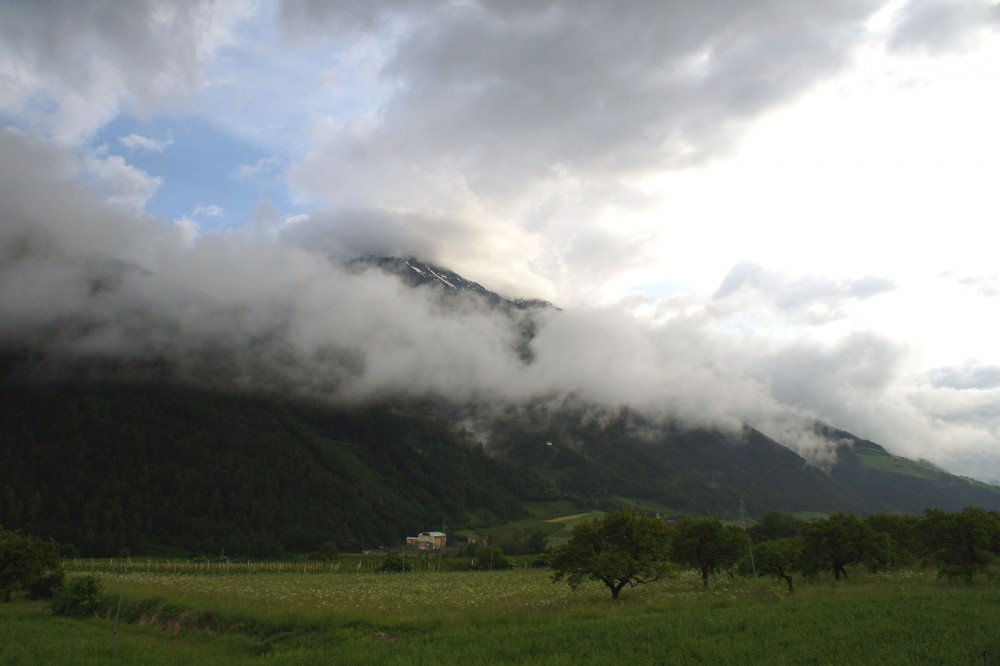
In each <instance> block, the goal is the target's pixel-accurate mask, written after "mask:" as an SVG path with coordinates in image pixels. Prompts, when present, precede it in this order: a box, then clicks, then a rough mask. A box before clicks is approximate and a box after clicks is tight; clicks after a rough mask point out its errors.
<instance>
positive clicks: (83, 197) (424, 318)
mask: <svg viewBox="0 0 1000 666" xmlns="http://www.w3.org/2000/svg"><path fill="white" fill-rule="evenodd" d="M0 148H2V149H0V155H2V157H0V160H3V162H4V163H3V164H2V165H0V166H2V168H3V171H4V172H5V173H10V174H12V176H13V177H12V178H9V179H5V180H4V181H3V182H2V183H0V221H2V225H0V340H2V342H3V343H4V344H5V345H7V346H8V347H10V346H15V347H23V346H28V347H31V348H33V349H35V350H41V351H43V352H44V359H43V360H42V361H40V362H39V364H38V365H36V366H35V367H34V368H33V372H34V373H36V376H38V377H51V376H53V375H55V376H58V374H59V373H60V372H63V373H66V372H70V373H72V372H82V371H83V370H81V369H82V368H89V369H90V370H88V372H93V368H101V367H106V368H111V369H113V371H114V372H115V373H116V374H117V375H119V376H134V377H137V378H164V377H166V378H169V379H172V380H178V381H187V382H194V383H199V384H205V385H210V386H214V387H217V388H225V389H231V390H250V391H272V392H279V393H282V394H287V395H300V396H309V397H314V398H320V399H324V400H331V401H344V400H349V401H350V400H363V399H369V398H377V397H382V396H388V395H421V396H422V395H428V394H430V395H438V396H440V397H442V398H446V399H449V400H455V401H467V400H483V401H486V400H492V401H497V400H499V401H502V402H509V403H516V402H519V401H525V400H538V399H549V398H551V397H552V396H558V395H573V396H575V397H576V398H577V399H579V400H582V401H585V402H589V403H592V404H596V405H604V406H607V407H611V408H614V407H621V406H628V407H631V408H633V409H637V410H640V411H642V412H644V413H648V414H655V415H665V416H669V417H670V418H673V419H676V420H678V421H681V422H683V423H687V424H689V425H695V426H709V427H722V428H736V427H739V425H740V424H742V423H750V424H752V425H755V426H757V427H760V428H761V429H762V430H764V431H765V432H768V433H770V434H773V435H774V436H776V437H781V438H782V441H784V442H785V443H786V444H789V445H791V446H795V445H800V446H802V447H813V446H815V444H816V442H815V441H814V440H815V438H814V437H812V436H811V435H810V434H809V428H808V426H809V424H810V422H811V420H812V419H813V418H816V417H821V418H826V419H830V420H832V422H833V423H834V425H837V426H840V427H846V428H856V429H859V434H861V435H863V436H868V437H870V438H873V439H878V437H885V438H887V439H888V440H891V441H887V443H889V444H890V445H891V444H893V443H896V438H895V437H894V434H897V431H896V430H895V428H896V427H898V426H899V425H900V424H903V423H906V422H907V421H909V426H907V427H905V428H903V429H902V430H901V431H900V432H903V433H906V434H910V433H912V432H914V431H917V430H919V429H920V427H921V426H924V425H926V422H927V421H928V420H929V419H931V418H935V419H948V418H950V417H949V414H951V415H953V416H954V417H955V418H958V417H961V423H960V425H961V427H962V428H964V429H968V428H970V427H973V425H974V424H973V425H970V419H973V418H979V419H981V420H982V419H994V422H995V418H996V415H995V414H994V413H992V412H990V411H989V410H988V409H984V406H983V404H982V401H979V404H978V405H969V407H970V408H974V409H972V410H971V411H969V410H964V411H963V408H962V407H961V405H956V406H955V407H953V408H949V410H948V413H947V414H945V413H942V411H941V409H937V408H935V409H927V410H925V411H921V410H920V409H919V402H917V403H913V402H907V401H906V400H905V397H900V396H898V395H894V391H895V390H896V389H897V388H898V387H896V385H895V381H896V379H897V378H898V360H899V358H900V356H901V355H902V354H903V353H904V350H903V349H902V348H901V347H900V346H899V345H897V344H895V343H892V342H890V341H888V340H887V339H884V338H881V337H879V336H877V335H875V334H857V335H855V336H853V337H849V338H847V339H844V340H842V341H841V342H839V343H837V344H834V345H826V344H822V343H819V342H816V341H809V340H807V339H804V338H796V339H794V340H791V341H785V342H775V340H774V339H773V338H770V337H768V336H755V335H753V334H741V335H734V334H733V331H732V328H731V323H732V318H731V317H732V315H731V313H724V314H717V313H713V307H714V306H713V304H712V301H711V300H706V301H705V302H704V303H702V305H701V306H699V307H695V308H692V307H691V304H690V303H689V302H687V303H673V302H671V301H665V302H663V303H661V304H660V307H661V314H662V313H669V312H670V311H671V310H673V315H672V316H662V317H660V318H659V319H658V320H655V321H654V320H652V319H649V318H637V317H636V316H635V314H634V312H633V311H632V310H630V309H628V308H626V307H624V306H618V307H613V308H592V309H574V310H567V311H557V310H549V311H542V312H540V313H539V314H538V315H537V317H538V319H537V334H536V335H535V337H534V339H533V341H532V342H531V346H532V351H533V355H534V360H533V361H532V362H530V363H526V362H524V360H523V359H522V358H521V357H520V356H519V354H518V352H517V347H518V344H519V342H520V337H519V336H520V329H519V325H518V321H516V320H515V319H512V318H511V317H510V316H508V315H507V314H504V313H503V312H501V311H497V310H492V309H490V308H488V307H487V306H486V305H485V304H484V303H482V302H481V301H479V300H478V299H476V298H473V297H468V298H458V299H451V300H442V299H441V298H440V294H439V293H438V292H436V291H434V290H430V289H426V288H418V289H413V288H409V287H406V286H404V285H403V284H402V283H401V282H400V281H399V280H398V279H396V278H394V277H392V276H389V275H386V274H383V273H381V272H379V271H377V270H368V271H362V272H360V273H359V272H357V271H347V270H344V269H343V268H342V266H341V264H340V263H338V262H336V261H331V260H330V255H331V254H335V253H332V252H331V248H330V247H328V246H325V245H323V244H322V243H321V242H319V241H320V240H321V238H322V236H321V235H320V236H317V237H315V238H313V239H312V241H311V242H309V243H306V242H304V241H303V239H302V238H299V237H295V236H294V235H292V237H291V240H289V239H283V238H282V237H281V236H279V237H278V238H277V239H275V238H274V237H273V235H268V234H265V235H255V234H254V233H253V231H252V230H249V229H248V230H245V231H242V232H234V233H231V234H229V235H206V236H202V237H198V238H196V239H194V240H192V239H190V238H189V237H188V236H186V235H185V233H184V230H183V229H181V228H179V227H177V226H175V225H172V224H169V223H165V222H163V221H160V220H157V219H153V218H150V217H146V216H143V215H140V214H137V213H134V212H129V211H127V210H124V209H122V208H119V207H114V206H109V205H107V204H105V203H103V202H101V201H99V200H97V199H96V198H95V197H94V196H93V195H92V194H91V193H90V192H89V191H88V190H86V189H85V188H83V187H82V186H80V185H78V184H76V183H74V182H73V181H72V179H71V176H70V174H71V173H72V170H71V169H68V168H67V169H62V171H63V173H64V174H65V175H64V176H61V177H60V176H54V175H53V174H58V173H59V172H60V165H61V164H66V163H68V161H69V160H68V158H66V157H65V155H63V154H61V153H60V152H59V151H57V150H54V149H52V148H51V147H50V146H47V145H46V144H43V143H39V142H37V141H34V140H31V139H28V138H26V137H24V136H20V135H17V134H15V133H11V132H6V131H5V132H3V133H2V134H0ZM14 165H17V168H14ZM840 291H844V292H845V293H846V296H845V298H855V297H856V296H857V294H856V293H855V291H857V290H853V289H847V290H846V291H845V290H843V289H841V290H840ZM860 291H861V292H862V293H865V294H867V293H868V292H869V291H870V290H868V289H867V288H860ZM77 359H89V363H88V364H80V365H74V363H73V361H74V360H77ZM102 364H103V365H102ZM993 370H995V369H991V368H986V369H982V370H969V371H967V372H965V373H964V374H962V375H960V376H957V377H956V376H951V375H949V374H948V373H947V372H946V371H940V372H939V373H938V374H937V375H936V377H937V379H936V384H937V385H938V386H945V385H956V384H957V385H960V386H962V387H964V386H973V385H976V386H984V385H987V384H989V380H990V379H991V378H993V374H995V373H994V372H993ZM84 377H86V375H84ZM947 388H948V390H950V391H952V392H953V393H954V392H955V391H959V392H960V389H955V388H954V387H953V386H948V387H947ZM935 390H937V389H935V388H934V387H933V386H930V385H928V386H927V388H926V391H928V392H930V393H926V392H925V394H923V395H924V397H925V398H926V396H928V395H936V394H934V393H933V392H934V391H935ZM894 403H895V404H894ZM983 423H985V422H983ZM876 425H877V426H878V427H875V426H876ZM980 425H982V423H980ZM993 427H994V428H995V426H993ZM882 441H886V440H882ZM928 446H929V444H928ZM902 452H904V453H909V454H911V455H912V454H914V453H925V454H927V456H928V457H932V454H933V450H932V449H930V448H924V447H921V446H913V447H912V448H910V449H904V450H903V451H902Z"/></svg>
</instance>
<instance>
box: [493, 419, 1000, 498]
mask: <svg viewBox="0 0 1000 666" xmlns="http://www.w3.org/2000/svg"><path fill="white" fill-rule="evenodd" d="M593 411H594V410H593V406H588V407H582V406H575V407H569V408H563V409H561V410H556V411H553V410H551V409H548V408H546V409H542V408H538V409H533V408H531V407H524V406H521V407H518V408H517V409H514V410H511V412H510V413H508V414H507V415H505V416H503V417H500V418H498V419H497V420H496V421H495V424H494V427H495V428H496V430H495V434H496V433H500V436H499V437H496V436H495V437H494V439H495V441H496V442H497V444H495V445H494V446H495V450H496V451H497V453H498V454H499V455H501V456H503V457H505V458H507V459H509V460H511V461H514V462H517V463H519V464H521V465H524V466H526V467H528V468H530V469H532V470H533V471H534V472H535V473H537V474H538V475H539V476H540V477H541V478H542V479H543V480H544V481H545V482H546V483H547V484H548V487H549V489H550V492H555V493H557V494H561V495H570V496H576V497H581V498H593V497H603V498H608V497H614V496H618V497H632V498H638V499H645V500H650V501H654V502H657V503H659V504H660V505H663V506H665V507H669V508H671V509H674V510H676V511H678V512H685V511H694V512H697V513H704V514H709V515H716V516H728V517H735V516H736V514H737V512H738V510H739V509H740V507H744V508H745V509H746V510H747V511H748V512H749V514H750V515H756V516H759V515H761V514H763V513H765V512H768V511H783V512H822V513H829V512H833V511H841V512H849V513H856V514H871V513H908V514H913V513H919V512H920V511H922V510H923V509H924V508H927V507H933V508H940V509H945V510H949V511H957V510H960V509H962V508H964V507H965V506H970V505H973V506H980V507H984V508H987V509H991V510H1000V488H998V487H996V486H990V485H987V484H984V483H979V482H976V481H973V480H970V479H964V478H961V477H957V476H954V475H952V474H948V473H947V472H944V471H943V470H941V469H939V468H937V467H934V466H933V465H929V464H927V463H921V462H915V461H911V460H907V459H905V458H901V457H898V456H892V455H890V454H889V453H888V452H887V451H886V450H885V449H884V448H882V447H881V446H879V445H877V444H875V443H873V442H868V441H866V440H862V439H860V438H858V437H855V436H854V435H851V434H850V433H847V432H844V431H841V430H836V429H834V428H830V427H828V426H826V425H823V424H817V425H816V431H817V434H819V435H821V436H822V437H825V438H826V439H828V440H829V441H830V442H831V444H832V445H833V446H834V448H835V450H836V457H835V459H834V461H833V462H832V463H831V464H830V465H829V466H827V467H824V468H821V467H818V466H816V465H813V464H810V463H808V462H807V461H806V460H805V459H804V458H802V457H801V456H800V455H799V454H797V453H795V452H794V451H792V450H791V449H789V448H787V447H785V446H783V445H781V444H780V443H779V442H776V441H774V440H773V439H771V438H769V437H767V436H766V435H765V434H763V433H761V432H759V431H757V430H755V429H753V428H750V427H744V428H743V429H742V430H740V431H738V432H725V431H719V430H707V429H689V428H683V427H680V426H678V425H676V424H673V423H670V422H666V423H658V422H655V421H651V420H650V419H649V418H648V417H644V416H642V415H640V414H636V413H633V412H630V411H629V410H626V409H621V410H618V411H616V412H605V413H603V414H601V415H600V418H594V417H593ZM588 414H589V415H588Z"/></svg>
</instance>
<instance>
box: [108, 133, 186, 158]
mask: <svg viewBox="0 0 1000 666" xmlns="http://www.w3.org/2000/svg"><path fill="white" fill-rule="evenodd" d="M118 140H119V141H120V142H121V144H122V145H123V146H125V147H126V148H128V149H129V150H131V151H136V150H138V151H145V152H148V153H162V152H163V151H164V150H166V149H167V147H168V146H169V145H170V144H172V143H173V140H172V139H166V140H164V141H159V140H157V139H151V138H150V137H148V136H142V135H140V134H129V135H128V136H123V137H121V138H119V139H118Z"/></svg>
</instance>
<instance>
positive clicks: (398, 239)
mask: <svg viewBox="0 0 1000 666" xmlns="http://www.w3.org/2000/svg"><path fill="white" fill-rule="evenodd" d="M284 235H285V238H287V239H288V240H289V241H291V242H293V243H295V244H296V245H299V246H301V247H307V248H311V249H313V250H318V251H320V252H322V253H324V254H325V255H326V256H328V257H330V258H331V259H334V260H336V261H340V262H343V261H347V260H349V259H353V258H354V257H358V256H366V255H379V256H410V255H413V256H417V257H420V258H421V259H423V260H425V261H431V262H439V261H441V259H442V257H441V256H439V254H438V248H439V247H440V246H441V244H442V239H447V242H449V243H454V244H455V245H457V246H459V247H463V246H464V247H467V246H469V245H474V243H470V241H474V240H475V238H474V236H473V233H472V230H471V229H469V228H468V227H467V226H465V225H463V224H461V223H460V222H458V221H455V220H453V219H450V218H447V217H441V218H432V217H427V216H423V215H419V214H416V213H395V212H392V211H386V210H378V209H356V210H343V211H338V212H336V213H320V214H317V215H314V216H312V217H311V218H310V219H309V220H308V221H306V222H302V223H300V224H296V225H293V226H292V227H290V228H289V229H288V230H287V231H286V232H285V234H284Z"/></svg>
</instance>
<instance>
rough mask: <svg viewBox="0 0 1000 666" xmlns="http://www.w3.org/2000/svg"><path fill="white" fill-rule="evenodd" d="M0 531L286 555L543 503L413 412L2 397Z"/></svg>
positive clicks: (249, 399) (125, 396) (249, 401)
mask: <svg viewBox="0 0 1000 666" xmlns="http://www.w3.org/2000/svg"><path fill="white" fill-rule="evenodd" d="M0 442H2V445H0V469H2V470H3V475H2V478H0V524H3V525H4V526H5V527H8V528H18V527H24V528H25V529H28V530H29V531H31V532H33V533H36V534H41V535H44V536H52V537H54V538H56V539H57V540H58V541H61V542H66V543H71V544H75V545H76V546H77V547H78V548H79V549H80V550H81V552H83V553H86V554H117V553H119V552H122V551H123V550H124V549H128V550H130V551H132V552H144V553H148V552H176V553H199V552H201V553H206V554H215V555H218V554H220V553H221V552H223V551H225V552H226V553H229V554H234V555H239V554H257V555H280V554H282V553H283V552H285V551H297V552H304V551H309V550H312V549H315V548H316V546H317V545H319V544H320V543H322V542H324V541H326V540H334V541H336V542H337V543H338V544H340V546H341V547H342V548H361V547H364V546H378V545H380V544H396V543H398V542H400V541H401V539H402V537H404V536H406V534H409V533H415V532H417V531H420V530H425V529H436V528H439V527H440V526H441V525H442V523H443V522H446V521H447V522H448V523H449V524H453V523H455V522H467V521H469V520H470V519H472V520H474V519H476V518H477V517H478V519H479V520H485V521H490V522H492V521H498V520H504V519H510V518H514V517H517V516H518V515H520V513H521V508H520V505H519V502H518V500H519V498H523V497H526V496H531V495H532V494H533V493H536V492H537V486H536V485H535V484H534V482H533V481H532V480H531V479H530V476H529V475H526V474H524V473H522V472H519V471H517V470H515V469H512V468H511V467H510V466H509V465H507V464H506V463H504V462H503V461H499V460H496V459H494V458H491V457H490V456H488V455H487V454H486V453H485V452H484V451H483V450H482V448H481V447H479V446H478V445H476V444H475V443H473V442H471V441H470V440H468V439H467V438H465V437H463V436H462V435H460V434H458V433H457V432H456V431H455V430H454V429H453V428H452V427H451V426H450V425H449V424H448V423H446V422H444V421H442V420H440V419H439V418H436V417H434V416H431V415H429V414H428V412H427V410H423V409H421V408H420V406H419V405H412V404H411V405H405V404H395V405H391V404H380V405H369V406H356V407H352V408H349V409H333V408H329V407H323V408H320V407H317V406H315V405H309V404H301V403H297V404H293V403H288V402H283V401H280V400H275V399H272V398H262V397H253V396H235V395H222V394H218V393H208V392H203V391H196V390H190V389H183V388H177V387H168V386H148V385H147V386H121V387H115V386H92V385H91V386H87V387H83V386H66V385H64V386H58V387H55V386H48V387H38V386H24V385H21V386H16V387H12V386H5V387H3V388H0Z"/></svg>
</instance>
